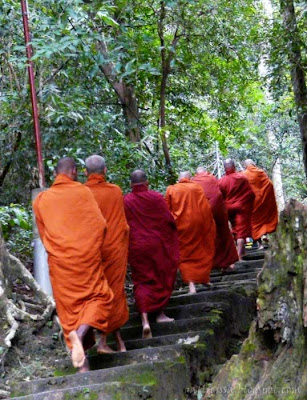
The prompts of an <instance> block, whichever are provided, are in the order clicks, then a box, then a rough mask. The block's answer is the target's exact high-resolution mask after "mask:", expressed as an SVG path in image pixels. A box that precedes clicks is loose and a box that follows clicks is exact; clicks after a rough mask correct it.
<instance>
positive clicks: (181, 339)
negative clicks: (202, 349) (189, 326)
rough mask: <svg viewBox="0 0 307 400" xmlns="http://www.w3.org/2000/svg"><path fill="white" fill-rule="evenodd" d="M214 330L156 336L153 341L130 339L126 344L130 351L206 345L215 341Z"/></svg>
mask: <svg viewBox="0 0 307 400" xmlns="http://www.w3.org/2000/svg"><path fill="white" fill-rule="evenodd" d="M216 329H217V328H216ZM216 329H212V328H208V329H204V330H195V331H193V332H184V333H176V334H170V335H163V336H156V337H153V338H151V339H130V340H127V341H126V342H125V344H126V348H127V350H128V351H130V350H136V349H143V348H146V347H149V348H155V347H164V346H169V345H173V344H175V345H176V344H184V343H205V342H206V341H207V340H209V339H210V340H211V339H213V340H214V341H215V340H216V339H215V330H216Z"/></svg>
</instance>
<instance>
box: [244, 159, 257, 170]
mask: <svg viewBox="0 0 307 400" xmlns="http://www.w3.org/2000/svg"><path fill="white" fill-rule="evenodd" d="M249 165H256V164H255V163H254V161H253V160H251V159H250V158H248V159H247V160H244V161H243V167H244V168H247V167H248V166H249Z"/></svg>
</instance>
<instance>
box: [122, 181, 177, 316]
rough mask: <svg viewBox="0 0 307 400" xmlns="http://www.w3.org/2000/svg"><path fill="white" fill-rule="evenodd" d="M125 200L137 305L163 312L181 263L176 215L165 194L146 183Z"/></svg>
mask: <svg viewBox="0 0 307 400" xmlns="http://www.w3.org/2000/svg"><path fill="white" fill-rule="evenodd" d="M124 203H125V212H126V217H127V221H128V224H129V226H130V241H129V256H128V261H129V264H130V265H131V271H132V280H133V284H134V296H135V302H136V307H137V309H138V311H139V312H141V313H147V312H159V311H162V310H163V309H164V308H165V307H166V306H167V304H168V301H169V298H170V296H171V294H172V291H173V288H174V283H175V279H176V274H177V269H178V262H179V244H178V235H177V229H176V224H175V221H174V218H173V217H172V215H171V213H170V212H169V210H168V208H167V205H166V203H165V200H164V198H163V196H162V195H161V194H160V193H157V192H155V191H153V190H148V188H147V186H146V185H143V184H139V185H134V186H133V189H132V193H129V194H127V195H126V196H125V197H124Z"/></svg>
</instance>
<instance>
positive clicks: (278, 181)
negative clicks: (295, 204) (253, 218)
mask: <svg viewBox="0 0 307 400" xmlns="http://www.w3.org/2000/svg"><path fill="white" fill-rule="evenodd" d="M267 136H268V142H269V144H270V147H271V148H272V149H273V150H275V151H276V153H278V144H277V142H276V137H275V135H274V132H272V131H271V130H268V131H267ZM272 181H273V185H274V191H275V196H276V202H277V208H278V212H279V213H280V212H281V211H282V210H283V209H284V208H285V195H284V187H283V183H282V166H281V161H280V158H279V157H278V156H277V158H276V160H275V163H274V165H273V169H272Z"/></svg>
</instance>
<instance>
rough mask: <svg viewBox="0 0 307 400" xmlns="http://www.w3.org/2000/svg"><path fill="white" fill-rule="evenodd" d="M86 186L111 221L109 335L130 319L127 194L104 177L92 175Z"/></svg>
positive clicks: (106, 257)
mask: <svg viewBox="0 0 307 400" xmlns="http://www.w3.org/2000/svg"><path fill="white" fill-rule="evenodd" d="M85 185H86V186H87V187H88V188H89V189H90V190H91V192H92V193H93V195H94V197H95V199H96V201H97V204H98V207H99V208H100V211H101V213H102V215H103V216H104V218H105V219H106V221H107V232H106V236H105V240H104V243H103V251H102V254H103V267H104V274H105V276H106V278H107V280H108V284H109V286H110V288H111V289H112V292H113V294H114V300H113V306H112V311H111V314H110V317H109V320H108V329H107V330H106V331H105V333H110V332H113V331H115V330H117V329H119V328H120V327H121V326H122V325H124V324H125V323H126V322H127V321H128V319H129V310H128V304H127V299H126V293H125V280H126V272H127V258H128V243H129V226H128V224H127V220H126V216H125V210H124V200H123V193H122V191H121V189H120V188H119V187H118V186H117V185H114V184H112V183H108V182H106V180H105V177H104V176H103V175H100V174H91V175H90V176H89V178H88V181H87V182H86V183H85Z"/></svg>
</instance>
